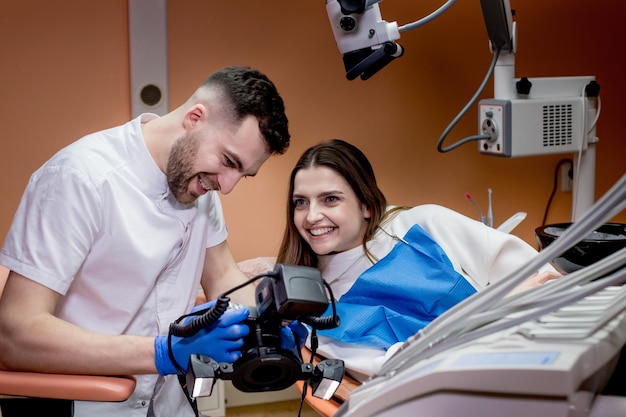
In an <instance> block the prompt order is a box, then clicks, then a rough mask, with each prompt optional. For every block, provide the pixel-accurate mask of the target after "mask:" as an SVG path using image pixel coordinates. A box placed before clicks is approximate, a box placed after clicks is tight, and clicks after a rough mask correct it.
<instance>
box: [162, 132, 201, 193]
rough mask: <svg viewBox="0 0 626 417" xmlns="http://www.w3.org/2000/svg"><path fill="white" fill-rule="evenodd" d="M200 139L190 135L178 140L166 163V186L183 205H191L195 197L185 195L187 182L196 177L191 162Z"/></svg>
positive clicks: (195, 135) (196, 152)
mask: <svg viewBox="0 0 626 417" xmlns="http://www.w3.org/2000/svg"><path fill="white" fill-rule="evenodd" d="M199 143H200V139H199V138H198V135H197V134H191V135H187V136H183V137H181V138H178V140H177V141H176V142H175V143H174V146H172V150H171V151H170V156H169V159H168V161H167V171H166V172H165V175H166V177H167V184H168V185H169V187H170V191H171V192H172V194H174V197H175V198H176V200H178V201H179V202H180V203H183V204H189V203H192V202H193V201H194V200H195V199H196V197H194V196H190V195H188V193H187V189H188V187H189V181H190V180H191V178H192V177H194V176H195V175H197V173H196V172H194V168H193V162H194V159H195V157H196V155H197V154H198V147H199Z"/></svg>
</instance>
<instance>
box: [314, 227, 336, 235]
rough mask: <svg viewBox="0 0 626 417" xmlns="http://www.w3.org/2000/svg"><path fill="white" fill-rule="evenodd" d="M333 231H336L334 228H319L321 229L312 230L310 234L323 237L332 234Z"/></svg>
mask: <svg viewBox="0 0 626 417" xmlns="http://www.w3.org/2000/svg"><path fill="white" fill-rule="evenodd" d="M333 230H335V228H334V227H322V228H319V229H310V230H309V232H310V233H311V234H312V235H313V236H321V235H325V234H327V233H330V232H332V231H333Z"/></svg>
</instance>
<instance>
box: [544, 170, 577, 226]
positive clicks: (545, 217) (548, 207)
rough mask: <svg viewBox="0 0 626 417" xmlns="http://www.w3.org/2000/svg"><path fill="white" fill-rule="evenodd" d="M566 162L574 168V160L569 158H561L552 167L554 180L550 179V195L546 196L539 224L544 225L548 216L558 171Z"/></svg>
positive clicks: (556, 184) (557, 180)
mask: <svg viewBox="0 0 626 417" xmlns="http://www.w3.org/2000/svg"><path fill="white" fill-rule="evenodd" d="M566 162H568V163H569V164H570V165H571V166H572V169H573V168H574V161H572V160H571V159H570V158H565V159H561V160H560V161H559V162H558V163H557V164H556V168H555V169H554V180H553V181H552V192H551V193H550V197H549V198H548V203H547V204H546V209H545V210H544V212H543V220H542V221H541V225H542V226H545V225H546V220H547V218H548V212H549V211H550V206H551V205H552V199H553V198H554V195H555V194H556V189H557V187H558V183H559V173H560V172H561V165H563V164H564V163H566Z"/></svg>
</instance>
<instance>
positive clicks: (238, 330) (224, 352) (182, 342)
mask: <svg viewBox="0 0 626 417" xmlns="http://www.w3.org/2000/svg"><path fill="white" fill-rule="evenodd" d="M214 303H215V302H214V301H210V302H208V303H205V304H202V305H200V306H196V307H195V308H194V310H192V311H200V310H203V309H206V308H210V307H211V306H212V305H213V304H214ZM249 314H250V311H249V310H248V309H247V308H241V309H239V310H229V311H226V312H225V313H224V314H223V315H222V316H221V317H220V318H219V319H218V320H217V321H216V322H215V323H213V324H212V325H210V326H209V327H206V328H204V329H202V330H200V331H199V332H198V333H196V334H195V335H193V336H190V337H178V336H172V353H173V354H174V358H175V359H176V362H178V364H179V365H180V367H181V368H182V369H183V370H184V371H185V372H186V371H187V367H188V366H189V356H191V355H193V354H199V355H204V356H208V357H210V358H211V359H213V360H214V361H216V362H229V363H232V362H235V361H236V360H237V359H239V357H240V356H241V348H242V347H243V338H244V337H245V336H247V335H248V333H250V328H249V327H248V326H247V325H245V324H240V323H241V322H242V321H243V320H244V319H245V318H246V317H248V315H249ZM191 319H192V318H187V319H186V320H185V322H188V321H189V320H191ZM154 361H155V364H156V368H157V371H158V372H159V374H161V375H170V374H176V373H178V371H177V369H176V366H175V365H174V364H173V363H172V361H171V360H170V356H169V353H168V342H167V336H157V337H156V338H155V339H154Z"/></svg>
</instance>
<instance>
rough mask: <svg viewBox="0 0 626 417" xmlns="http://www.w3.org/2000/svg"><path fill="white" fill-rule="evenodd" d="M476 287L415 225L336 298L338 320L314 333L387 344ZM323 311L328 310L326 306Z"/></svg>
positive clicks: (410, 332) (413, 330)
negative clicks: (325, 328)
mask: <svg viewBox="0 0 626 417" xmlns="http://www.w3.org/2000/svg"><path fill="white" fill-rule="evenodd" d="M475 292H476V289H475V288H474V287H472V286H471V285H470V283H469V282H467V280H466V279H465V278H464V277H463V276H462V275H461V274H459V273H458V272H456V271H455V270H454V268H453V266H452V262H450V259H449V258H448V256H447V255H446V254H445V252H444V251H443V249H442V248H441V247H440V246H439V245H438V244H437V243H436V242H435V241H434V240H433V239H432V238H431V237H430V236H429V235H428V234H427V233H426V232H425V231H424V229H422V228H421V227H420V226H419V225H414V226H413V227H411V229H410V230H409V231H408V232H407V233H406V235H405V236H404V238H403V239H402V240H401V241H399V242H398V243H396V245H395V246H394V248H393V249H392V250H391V252H389V254H388V255H387V256H385V257H384V258H383V259H381V260H380V261H378V262H377V263H376V264H374V265H373V266H372V267H370V268H369V269H368V270H366V271H365V272H363V273H362V274H361V275H360V276H359V277H358V279H357V280H356V281H355V283H354V285H353V286H352V287H351V288H350V289H349V290H348V292H347V293H345V294H344V295H343V296H342V297H341V298H340V299H339V301H338V302H337V303H336V308H337V314H338V315H339V317H340V319H341V324H340V326H339V327H337V328H335V329H331V330H320V331H319V332H318V333H319V334H320V335H322V336H327V337H331V338H334V339H337V340H341V341H343V342H348V343H354V344H359V345H365V346H369V347H375V348H383V349H388V348H389V347H390V346H391V345H393V344H394V343H397V342H404V341H405V340H406V339H407V338H408V337H410V336H412V335H414V334H415V333H416V332H417V331H418V330H420V329H422V328H423V327H425V326H426V325H428V324H429V323H430V322H431V321H432V320H434V319H435V318H436V317H437V316H439V315H440V314H442V313H443V312H445V311H446V310H448V309H449V308H451V307H453V306H454V305H456V304H457V303H459V302H460V301H463V300H464V299H465V298H467V297H469V296H470V295H472V294H474V293H475ZM325 314H327V315H328V314H331V310H330V307H329V310H328V311H326V313H325Z"/></svg>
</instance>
